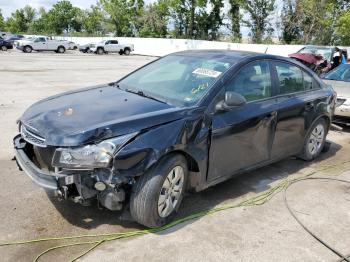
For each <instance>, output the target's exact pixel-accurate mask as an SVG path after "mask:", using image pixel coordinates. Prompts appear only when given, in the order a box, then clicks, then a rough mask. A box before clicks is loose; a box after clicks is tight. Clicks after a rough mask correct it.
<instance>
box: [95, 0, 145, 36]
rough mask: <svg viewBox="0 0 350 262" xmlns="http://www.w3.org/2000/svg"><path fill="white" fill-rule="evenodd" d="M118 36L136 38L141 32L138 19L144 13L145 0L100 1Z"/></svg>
mask: <svg viewBox="0 0 350 262" xmlns="http://www.w3.org/2000/svg"><path fill="white" fill-rule="evenodd" d="M100 3H101V5H102V7H103V9H104V10H105V11H106V13H107V14H108V15H109V19H110V21H111V23H112V24H113V25H114V27H115V33H116V35H117V36H134V35H135V34H137V32H138V30H139V26H138V24H137V19H136V18H137V17H139V16H140V14H141V13H142V11H143V6H144V2H143V0H100Z"/></svg>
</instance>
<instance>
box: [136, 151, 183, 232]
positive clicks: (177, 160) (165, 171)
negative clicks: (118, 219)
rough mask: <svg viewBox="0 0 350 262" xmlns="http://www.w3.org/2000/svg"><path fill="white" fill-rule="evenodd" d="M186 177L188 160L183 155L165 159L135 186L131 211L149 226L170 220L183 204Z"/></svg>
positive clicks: (143, 223)
mask: <svg viewBox="0 0 350 262" xmlns="http://www.w3.org/2000/svg"><path fill="white" fill-rule="evenodd" d="M181 170H182V171H183V172H182V174H181ZM176 174H178V175H177V176H176ZM187 176H188V168H187V162H186V159H185V158H184V157H183V156H182V155H169V156H167V157H165V158H163V159H162V160H161V161H160V162H159V163H158V164H156V166H155V167H153V168H151V169H150V170H149V171H147V172H146V173H145V174H143V175H142V176H141V177H140V178H139V179H138V180H137V181H136V184H135V185H134V186H133V188H132V193H131V197H130V213H131V216H132V217H133V219H134V220H135V221H136V222H138V223H139V224H142V225H144V226H147V227H150V228H155V227H160V226H163V225H165V224H167V223H169V222H170V221H171V220H172V219H173V218H174V216H175V215H176V213H177V210H178V209H179V207H180V205H181V201H182V199H183V196H184V192H185V188H186V181H187ZM181 177H182V178H181ZM170 181H171V182H170ZM169 192H170V193H169ZM169 201H170V202H171V203H172V204H171V205H170V202H169ZM173 205H175V207H173Z"/></svg>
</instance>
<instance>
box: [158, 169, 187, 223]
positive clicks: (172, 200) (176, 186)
mask: <svg viewBox="0 0 350 262" xmlns="http://www.w3.org/2000/svg"><path fill="white" fill-rule="evenodd" d="M184 180H185V176H184V170H183V168H182V167H181V166H176V167H174V168H173V169H172V170H171V171H170V172H169V174H168V176H167V177H166V179H165V180H164V183H163V186H162V189H161V190H160V194H159V199H158V214H159V216H160V217H167V216H169V215H170V214H171V212H173V211H174V210H175V209H176V207H177V204H178V203H179V199H180V196H181V194H182V190H183V185H184Z"/></svg>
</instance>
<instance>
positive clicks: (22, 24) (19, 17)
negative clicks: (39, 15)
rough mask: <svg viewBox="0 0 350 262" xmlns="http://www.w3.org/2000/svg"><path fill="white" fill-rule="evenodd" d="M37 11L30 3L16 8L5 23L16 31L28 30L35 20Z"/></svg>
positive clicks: (11, 29)
mask: <svg viewBox="0 0 350 262" xmlns="http://www.w3.org/2000/svg"><path fill="white" fill-rule="evenodd" d="M35 16H36V11H35V9H33V8H32V7H30V6H29V5H26V6H25V7H24V8H21V9H18V10H16V11H15V12H14V13H12V14H11V17H9V18H8V19H7V21H6V23H5V28H6V30H8V31H11V32H14V33H23V32H27V31H28V29H29V27H30V26H31V25H32V23H33V22H34V19H35Z"/></svg>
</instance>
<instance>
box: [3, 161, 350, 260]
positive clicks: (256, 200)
mask: <svg viewBox="0 0 350 262" xmlns="http://www.w3.org/2000/svg"><path fill="white" fill-rule="evenodd" d="M349 162H350V161H346V162H342V163H339V164H337V165H323V166H321V168H319V169H317V170H315V171H312V172H310V173H308V174H306V175H303V176H302V177H299V178H294V179H288V178H287V179H284V180H283V181H282V182H280V183H278V184H277V185H276V186H274V187H272V188H271V189H269V190H267V191H265V192H263V193H261V194H259V195H256V196H254V197H252V198H249V199H247V200H244V201H242V202H240V203H236V204H235V203H230V204H225V205H221V206H218V207H215V208H212V209H208V210H204V211H201V212H198V213H194V214H192V215H189V216H186V217H184V218H180V219H178V220H175V221H173V222H171V223H169V224H167V225H165V226H162V227H159V228H153V229H145V230H138V231H129V232H124V233H120V232H116V233H107V234H87V235H77V236H64V237H49V238H39V239H32V240H24V241H13V242H5V243H0V247H3V246H13V245H22V244H31V243H37V242H44V241H54V240H72V239H81V238H101V237H102V239H100V240H95V241H83V242H74V243H70V244H63V245H57V246H53V247H50V248H48V249H46V250H44V251H43V252H41V253H40V254H39V255H38V256H37V257H36V258H35V259H34V262H37V261H39V258H40V257H42V256H43V255H45V254H47V253H49V252H50V251H53V250H56V249H60V248H66V247H72V246H77V245H91V247H90V248H89V249H87V250H86V251H84V252H83V253H81V254H80V255H78V256H77V257H75V258H73V259H72V260H71V261H76V260H77V259H79V258H81V257H83V256H85V255H86V254H87V253H89V252H90V251H92V250H93V249H95V248H96V247H98V246H99V245H101V244H103V243H104V242H108V241H113V240H117V239H122V238H129V237H133V236H141V235H146V234H150V233H156V232H160V231H164V230H166V229H169V228H171V227H174V226H176V225H178V224H181V223H184V222H186V221H190V220H193V219H196V218H200V217H204V216H206V215H210V214H214V213H217V212H220V211H223V210H227V209H232V208H237V207H243V206H259V205H263V204H265V203H266V202H268V201H269V200H270V199H271V198H272V197H274V196H275V195H276V194H278V193H279V192H281V191H283V190H284V189H285V188H286V187H288V186H289V185H290V184H291V183H294V182H296V181H298V180H303V179H305V178H307V177H310V176H313V175H315V174H317V173H319V172H322V171H326V170H328V171H329V170H330V169H340V172H339V173H337V174H335V176H336V175H340V174H341V173H342V172H344V171H346V168H344V165H345V164H346V163H349Z"/></svg>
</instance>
